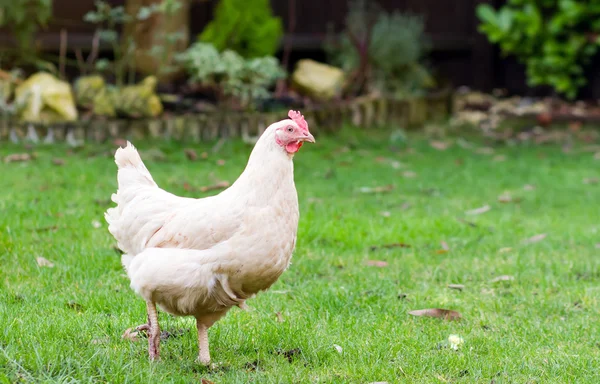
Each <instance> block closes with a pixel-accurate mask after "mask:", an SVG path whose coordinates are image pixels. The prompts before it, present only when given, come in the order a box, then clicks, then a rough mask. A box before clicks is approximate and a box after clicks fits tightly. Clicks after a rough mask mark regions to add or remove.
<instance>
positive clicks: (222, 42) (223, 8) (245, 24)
mask: <svg viewBox="0 0 600 384" xmlns="http://www.w3.org/2000/svg"><path fill="white" fill-rule="evenodd" d="M282 37H283V26H282V23H281V19H280V18H278V17H274V16H273V12H272V10H271V5H270V4H269V0H221V1H220V2H219V4H218V5H217V7H216V10H215V17H214V19H213V20H212V21H211V22H210V23H209V24H208V25H207V26H206V28H205V29H204V31H203V32H202V34H200V36H199V40H200V41H202V42H205V43H210V44H212V45H214V46H215V48H217V49H218V50H219V51H223V50H225V49H230V50H233V51H236V52H237V53H239V54H240V55H242V56H244V57H263V56H273V55H274V54H275V52H276V51H277V48H278V46H279V42H280V40H281V38H282Z"/></svg>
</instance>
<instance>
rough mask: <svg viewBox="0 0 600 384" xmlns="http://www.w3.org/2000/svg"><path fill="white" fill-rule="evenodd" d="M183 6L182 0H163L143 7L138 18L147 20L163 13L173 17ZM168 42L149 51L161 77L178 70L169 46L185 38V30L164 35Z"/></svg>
mask: <svg viewBox="0 0 600 384" xmlns="http://www.w3.org/2000/svg"><path fill="white" fill-rule="evenodd" d="M181 7H182V4H181V1H180V0H163V1H161V2H160V3H154V4H152V5H150V6H145V7H141V8H140V9H139V11H138V14H137V17H136V18H137V20H139V21H143V20H147V19H149V18H150V17H152V16H154V15H163V16H164V17H167V18H168V17H172V16H174V15H175V14H176V13H177V11H178V10H179V9H180V8H181ZM163 38H164V41H165V43H166V44H162V45H161V44H155V45H153V46H152V48H151V49H150V50H149V51H148V53H149V54H150V56H152V57H153V58H154V59H155V60H156V62H157V70H156V74H157V75H158V76H159V77H160V76H162V75H169V74H171V73H173V72H175V71H176V70H177V67H176V66H175V65H173V56H174V53H173V52H172V51H171V50H168V49H167V47H170V46H174V45H175V44H177V43H178V42H179V41H181V40H183V39H185V35H184V33H183V32H181V31H179V32H171V33H165V34H164V35H163Z"/></svg>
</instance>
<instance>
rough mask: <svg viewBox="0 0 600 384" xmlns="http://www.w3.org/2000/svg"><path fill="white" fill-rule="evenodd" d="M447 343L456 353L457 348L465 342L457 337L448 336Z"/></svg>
mask: <svg viewBox="0 0 600 384" xmlns="http://www.w3.org/2000/svg"><path fill="white" fill-rule="evenodd" d="M448 343H450V348H452V349H454V350H455V351H456V350H458V347H460V346H461V345H462V344H464V343H465V341H464V340H463V338H462V337H460V336H458V335H450V336H448Z"/></svg>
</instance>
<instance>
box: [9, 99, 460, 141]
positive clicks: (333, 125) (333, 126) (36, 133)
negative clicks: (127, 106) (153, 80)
mask: <svg viewBox="0 0 600 384" xmlns="http://www.w3.org/2000/svg"><path fill="white" fill-rule="evenodd" d="M451 106H452V93H451V92H449V91H442V92H439V93H438V94H432V95H428V96H426V97H423V98H415V99H410V100H395V99H387V98H377V97H371V96H364V97H360V98H357V99H354V100H352V101H351V102H344V103H329V104H323V105H320V106H319V105H317V106H314V107H311V108H306V109H303V110H302V113H303V114H304V116H305V118H306V120H307V121H308V124H309V126H310V127H311V130H312V131H313V132H335V131H337V130H339V129H341V127H342V126H343V124H344V123H346V122H351V123H352V124H354V125H356V126H360V127H364V128H365V129H370V128H375V127H383V126H389V125H396V126H401V127H404V128H410V127H415V126H419V125H422V124H423V123H425V122H426V121H428V120H433V119H445V118H447V117H448V116H449V115H450V113H451ZM284 117H285V116H284V114H282V113H274V112H264V113H242V112H224V111H215V112H209V113H202V114H182V115H177V116H166V117H162V118H156V119H140V120H125V119H113V120H103V119H94V120H82V121H78V122H74V123H65V124H53V125H42V124H23V123H14V122H13V121H11V120H10V118H9V117H8V116H2V118H1V121H0V142H3V141H12V142H21V141H33V142H40V141H43V142H46V143H53V142H57V141H66V142H68V143H69V144H73V145H76V144H80V143H83V142H105V141H107V140H110V139H115V138H128V139H132V140H139V139H143V138H148V137H150V138H162V139H166V140H180V141H190V142H200V141H206V140H215V139H217V138H230V137H241V138H242V139H243V140H245V141H249V142H252V141H255V140H256V138H257V137H259V136H260V134H262V132H263V130H264V129H265V128H266V127H267V126H268V125H269V124H271V123H273V122H275V121H278V120H281V119H283V118H284Z"/></svg>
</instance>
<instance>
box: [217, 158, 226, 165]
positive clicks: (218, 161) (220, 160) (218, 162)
mask: <svg viewBox="0 0 600 384" xmlns="http://www.w3.org/2000/svg"><path fill="white" fill-rule="evenodd" d="M217 165H218V166H220V167H222V166H223V165H225V160H223V159H219V160H217Z"/></svg>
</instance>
